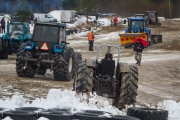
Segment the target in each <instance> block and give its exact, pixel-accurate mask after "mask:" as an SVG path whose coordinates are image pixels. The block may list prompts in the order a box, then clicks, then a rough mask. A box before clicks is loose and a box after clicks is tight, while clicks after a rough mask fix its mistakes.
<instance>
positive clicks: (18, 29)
mask: <svg viewBox="0 0 180 120" xmlns="http://www.w3.org/2000/svg"><path fill="white" fill-rule="evenodd" d="M23 31H24V28H23V25H22V24H10V26H9V33H10V34H12V33H13V34H23Z"/></svg>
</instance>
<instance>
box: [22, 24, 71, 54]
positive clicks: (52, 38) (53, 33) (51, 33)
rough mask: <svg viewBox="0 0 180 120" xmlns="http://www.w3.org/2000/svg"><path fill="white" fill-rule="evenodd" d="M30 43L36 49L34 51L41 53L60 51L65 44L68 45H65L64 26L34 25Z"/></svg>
mask: <svg viewBox="0 0 180 120" xmlns="http://www.w3.org/2000/svg"><path fill="white" fill-rule="evenodd" d="M31 41H32V42H31V44H34V45H35V48H37V49H36V50H39V51H41V52H48V51H49V52H50V51H51V52H52V53H53V52H55V51H58V50H60V51H61V50H62V49H63V47H64V46H65V44H68V43H66V24H62V23H61V24H59V23H58V24H57V23H54V24H53V23H36V25H35V28H34V33H33V38H32V40H31ZM64 43H65V44H64ZM44 46H47V47H44ZM56 48H58V49H56ZM25 49H29V48H28V47H27V48H25Z"/></svg>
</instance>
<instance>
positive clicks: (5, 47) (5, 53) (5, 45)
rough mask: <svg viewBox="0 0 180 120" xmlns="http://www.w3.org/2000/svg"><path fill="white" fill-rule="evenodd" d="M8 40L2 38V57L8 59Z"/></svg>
mask: <svg viewBox="0 0 180 120" xmlns="http://www.w3.org/2000/svg"><path fill="white" fill-rule="evenodd" d="M8 51H9V50H8V41H5V40H2V50H1V53H0V54H1V59H8Z"/></svg>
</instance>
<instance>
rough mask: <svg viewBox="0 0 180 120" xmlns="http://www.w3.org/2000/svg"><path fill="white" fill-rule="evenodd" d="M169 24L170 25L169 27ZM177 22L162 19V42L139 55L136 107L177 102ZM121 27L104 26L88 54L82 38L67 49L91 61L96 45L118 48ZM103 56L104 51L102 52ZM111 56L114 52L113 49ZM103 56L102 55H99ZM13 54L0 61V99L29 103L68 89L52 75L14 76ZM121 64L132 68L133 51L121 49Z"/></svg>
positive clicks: (179, 39) (179, 49)
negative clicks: (16, 98) (19, 98)
mask: <svg viewBox="0 0 180 120" xmlns="http://www.w3.org/2000/svg"><path fill="white" fill-rule="evenodd" d="M170 24H171V25H172V26H170ZM179 25H180V23H179V21H174V20H165V21H163V22H162V28H161V32H162V35H163V43H161V44H153V45H152V46H150V47H148V48H146V49H145V50H144V52H143V57H142V65H141V66H138V69H139V88H138V97H137V104H139V105H145V104H146V103H152V104H156V103H157V102H158V101H162V100H168V99H170V100H176V101H178V102H179V100H180V74H179V73H180V61H179V60H180V32H179V28H178V26H179ZM123 30H124V27H123V26H121V27H119V28H118V31H117V28H110V27H106V28H103V30H101V31H99V32H96V33H95V37H96V38H95V44H94V51H93V52H89V51H88V41H87V37H86V36H75V37H74V38H73V36H72V37H71V38H73V39H70V40H69V42H70V46H71V47H72V48H74V49H75V51H79V52H81V53H82V56H83V59H86V58H92V59H95V56H96V49H97V47H98V46H99V45H100V44H112V45H119V36H118V33H119V32H122V31H123ZM103 53H104V52H103ZM113 54H114V57H115V58H117V52H116V51H115V50H113ZM100 57H101V58H102V57H103V54H102V55H100ZM15 58H16V56H15V55H12V56H10V59H9V60H0V87H1V89H0V97H1V98H5V97H11V96H12V95H13V94H22V95H24V97H25V98H27V99H29V100H30V101H31V100H33V99H35V98H37V97H45V96H46V94H47V93H48V91H49V89H52V88H60V89H72V82H73V80H72V81H70V82H61V81H54V80H53V74H52V72H50V71H48V72H47V73H46V75H45V76H39V75H36V76H35V78H32V79H30V78H23V77H18V76H17V75H16V70H15ZM121 61H123V62H128V63H129V64H132V65H135V60H134V55H133V49H132V48H128V49H121Z"/></svg>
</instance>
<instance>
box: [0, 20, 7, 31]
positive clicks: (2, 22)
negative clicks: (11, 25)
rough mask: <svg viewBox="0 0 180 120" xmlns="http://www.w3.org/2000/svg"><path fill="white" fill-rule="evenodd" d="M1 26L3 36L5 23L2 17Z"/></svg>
mask: <svg viewBox="0 0 180 120" xmlns="http://www.w3.org/2000/svg"><path fill="white" fill-rule="evenodd" d="M1 26H2V33H3V31H4V34H5V26H6V22H5V20H4V17H3V18H2V19H1Z"/></svg>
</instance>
